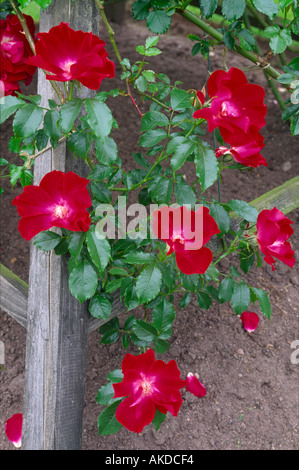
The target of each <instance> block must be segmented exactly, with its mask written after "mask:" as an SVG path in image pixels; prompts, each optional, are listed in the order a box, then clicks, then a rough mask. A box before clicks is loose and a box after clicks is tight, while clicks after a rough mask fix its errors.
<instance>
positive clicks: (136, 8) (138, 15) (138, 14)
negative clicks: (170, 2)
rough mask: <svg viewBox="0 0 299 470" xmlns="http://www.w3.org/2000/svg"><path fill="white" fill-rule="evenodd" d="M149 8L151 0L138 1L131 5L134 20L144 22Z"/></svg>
mask: <svg viewBox="0 0 299 470" xmlns="http://www.w3.org/2000/svg"><path fill="white" fill-rule="evenodd" d="M150 8H151V0H139V1H138V2H134V3H133V7H132V12H133V17H134V18H135V20H145V19H146V17H147V15H148V12H149V9H150Z"/></svg>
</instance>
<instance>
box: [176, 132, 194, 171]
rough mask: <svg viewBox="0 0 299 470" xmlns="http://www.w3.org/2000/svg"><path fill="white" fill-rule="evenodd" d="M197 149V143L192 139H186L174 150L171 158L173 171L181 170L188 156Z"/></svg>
mask: <svg viewBox="0 0 299 470" xmlns="http://www.w3.org/2000/svg"><path fill="white" fill-rule="evenodd" d="M195 149H196V143H195V142H193V141H192V140H190V139H187V138H186V139H184V141H182V142H181V143H180V144H179V145H178V146H177V148H176V149H175V151H174V154H173V157H172V158H171V161H170V163H171V166H172V169H173V171H177V170H179V169H180V168H181V167H182V166H183V165H184V163H185V161H186V160H187V158H188V157H189V156H190V155H191V154H192V153H193V152H194V150H195Z"/></svg>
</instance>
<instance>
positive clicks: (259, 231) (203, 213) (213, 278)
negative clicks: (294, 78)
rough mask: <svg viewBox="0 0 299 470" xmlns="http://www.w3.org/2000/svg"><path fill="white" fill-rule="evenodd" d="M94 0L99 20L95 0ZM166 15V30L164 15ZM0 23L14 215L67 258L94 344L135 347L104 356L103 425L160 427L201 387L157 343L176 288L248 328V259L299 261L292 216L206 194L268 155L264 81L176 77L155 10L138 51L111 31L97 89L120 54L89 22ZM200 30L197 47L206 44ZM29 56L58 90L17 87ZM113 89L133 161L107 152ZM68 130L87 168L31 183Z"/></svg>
mask: <svg viewBox="0 0 299 470" xmlns="http://www.w3.org/2000/svg"><path fill="white" fill-rule="evenodd" d="M11 3H12V2H11ZM20 3H21V4H22V2H20ZM49 3H51V2H47V5H48V4H49ZM214 3H215V2H213V4H214ZM216 3H217V2H216ZM223 3H224V8H225V4H227V2H226V1H225V0H224V2H223ZM96 4H97V6H98V7H99V11H100V14H101V15H102V18H103V19H104V22H105V24H107V18H106V17H105V13H104V9H103V4H102V3H100V2H99V1H96ZM139 4H140V1H137V2H135V3H134V6H133V14H134V16H135V17H137V19H144V18H138V14H139V13H138V11H139V10H138V5H139ZM206 4H207V2H204V5H205V6H204V7H203V10H204V15H205V16H208V10H207V5H206ZM47 5H43V4H42V6H47ZM180 6H181V5H180ZM149 8H150V7H149ZM8 10H9V9H8ZM157 11H159V12H160V13H159V18H160V20H161V24H163V21H165V18H164V17H163V14H164V13H163V12H164V10H163V9H160V10H155V8H154V9H153V11H152V13H153V15H155V14H156V12H157ZM144 13H145V16H146V12H145V10H144ZM163 18H164V20H163ZM167 18H168V19H167V25H168V26H167V25H166V23H165V30H166V29H167V27H169V25H170V22H171V19H170V16H168V17H167ZM0 22H1V92H2V94H3V95H4V97H2V99H1V123H2V122H4V121H6V120H7V119H8V118H9V117H10V116H13V136H12V138H11V139H10V142H9V149H10V150H11V151H12V152H14V153H16V154H18V155H19V156H20V157H21V159H22V161H23V162H22V164H21V165H15V164H9V162H8V161H7V160H5V159H4V158H2V159H1V165H3V166H4V169H6V168H7V169H8V175H9V176H10V181H11V184H12V187H14V186H15V184H16V183H17V182H20V183H21V185H22V187H23V192H22V193H21V194H20V195H19V196H16V197H15V198H14V200H13V201H12V204H13V205H15V206H16V209H17V211H18V214H19V216H20V221H19V236H21V237H23V238H24V239H26V240H31V239H33V243H34V244H35V245H36V246H37V247H38V248H39V249H41V250H43V251H53V252H54V253H55V254H56V255H61V256H65V257H67V258H68V266H69V289H70V292H71V294H72V295H73V296H74V297H75V298H76V299H77V300H78V301H79V302H80V303H82V302H86V301H87V302H88V306H89V312H90V314H91V315H92V316H93V317H95V318H97V319H101V320H102V322H103V324H102V326H101V327H100V330H99V331H100V335H101V343H102V344H107V345H109V344H112V343H113V342H115V341H119V340H121V342H122V345H123V348H124V350H126V349H127V348H128V347H129V346H130V345H131V346H133V347H134V348H135V349H139V354H136V355H133V354H129V353H127V354H126V355H125V356H124V359H123V362H122V365H121V368H120V369H116V370H113V371H111V372H110V373H109V374H108V376H107V379H108V383H107V384H104V385H102V386H101V388H100V389H99V391H98V394H97V397H96V399H97V402H98V403H99V404H100V405H102V406H104V410H103V411H102V412H101V414H100V416H99V420H98V429H99V434H100V435H104V434H112V433H115V432H117V431H118V430H119V429H120V428H121V427H122V426H124V427H125V428H127V429H128V430H130V431H132V432H136V433H139V432H141V431H142V430H143V429H144V427H145V426H148V425H150V424H151V423H153V424H154V426H155V428H156V429H159V427H160V425H161V424H162V423H163V421H164V420H165V418H166V415H167V413H170V414H172V415H173V416H177V415H178V413H179V411H180V408H181V405H182V403H183V398H182V394H181V390H182V389H184V388H186V392H188V393H192V394H193V395H195V396H196V397H198V398H202V397H204V396H205V395H206V394H207V389H206V387H205V385H203V384H202V383H201V382H200V380H199V378H198V374H197V372H196V371H192V372H189V373H188V374H186V379H184V378H181V372H180V370H179V368H178V365H177V363H176V362H175V361H174V360H170V361H169V362H167V363H166V362H164V361H163V360H161V359H157V358H156V355H160V354H164V353H166V352H167V351H168V350H169V348H170V342H169V340H170V338H171V336H172V326H173V323H174V321H175V318H176V312H175V308H174V305H173V301H174V298H175V295H176V296H179V298H180V300H179V307H180V308H181V309H183V308H186V307H187V306H188V304H189V303H190V301H191V299H192V297H195V298H196V299H197V303H198V306H199V308H201V309H208V308H210V307H211V305H212V303H213V301H215V302H218V303H219V304H223V303H225V302H228V303H230V305H231V308H232V310H233V311H234V312H235V314H237V315H238V316H239V318H240V320H241V322H242V324H243V327H244V330H245V331H247V332H248V333H249V334H251V333H252V332H254V330H255V329H256V328H257V327H258V323H259V315H258V314H257V313H256V312H252V311H248V310H247V309H248V307H249V306H251V305H252V304H256V303H258V306H257V305H256V307H257V308H259V310H260V312H261V314H264V315H265V316H266V317H267V318H270V316H271V305H270V302H269V299H268V295H267V293H266V291H264V290H263V289H261V288H259V287H255V286H250V285H248V284H247V283H246V281H245V275H246V274H247V273H248V272H249V271H250V269H251V267H252V266H253V264H254V263H255V261H256V263H257V265H258V266H259V267H264V266H265V263H266V264H269V265H270V266H271V267H272V270H274V269H275V266H274V264H275V262H276V260H275V259H274V258H276V259H277V260H279V261H280V262H283V263H285V264H287V265H288V266H289V267H291V268H292V267H293V266H294V263H295V258H294V251H293V250H292V248H291V245H290V242H289V241H288V240H289V238H290V236H291V235H292V233H293V229H292V228H291V224H292V221H291V220H290V219H288V217H286V216H285V215H284V214H283V212H282V211H281V210H279V209H278V208H276V207H273V208H271V209H269V208H265V209H263V210H261V211H260V212H258V211H257V209H256V208H255V207H254V206H253V205H251V204H248V203H247V202H245V201H244V200H242V199H233V200H230V201H225V202H222V201H221V199H220V197H219V198H218V199H215V198H208V197H206V193H205V191H206V190H207V189H208V188H210V187H212V186H213V185H214V184H216V183H217V182H218V184H219V186H221V185H220V182H221V172H222V170H224V169H227V168H228V169H231V170H232V171H236V172H238V171H245V170H250V171H254V168H256V167H258V166H261V165H263V166H267V165H268V163H267V161H266V160H265V158H264V157H263V156H262V154H261V152H262V150H263V148H264V147H265V143H264V138H263V136H262V135H261V129H262V128H263V127H264V126H265V125H266V113H267V107H266V105H265V103H264V97H265V91H264V89H263V88H262V87H261V86H260V85H258V84H252V83H249V82H248V79H247V77H246V75H245V73H244V72H243V71H241V70H240V69H238V68H236V67H232V68H230V69H228V70H227V69H226V70H215V71H214V72H213V73H211V74H210V77H209V79H208V81H207V83H203V82H202V80H201V79H200V77H199V79H198V90H189V91H186V90H185V89H184V88H183V87H182V86H181V85H182V84H181V83H179V82H175V83H174V84H172V83H171V80H170V79H169V77H168V76H167V75H165V74H164V73H160V72H156V71H154V70H153V68H154V67H153V66H152V65H150V66H149V61H150V60H151V59H152V60H154V57H155V56H156V55H159V54H161V53H162V51H161V50H160V49H159V48H158V47H157V45H158V42H159V36H158V35H157V34H159V33H162V32H165V31H164V30H163V31H155V30H154V25H153V23H151V21H150V20H148V26H149V29H150V30H151V31H152V32H154V33H155V32H156V33H157V34H155V35H153V36H149V37H148V38H147V39H146V41H145V44H142V45H138V46H137V47H136V51H137V52H138V53H139V54H140V56H141V57H140V60H138V61H136V63H134V64H131V62H130V60H129V59H128V58H124V59H122V58H121V57H120V55H119V52H118V50H117V45H116V43H115V40H114V38H113V35H110V38H111V41H112V45H113V47H114V51H115V53H116V57H117V59H118V60H119V62H120V65H121V67H122V74H121V76H120V79H121V80H122V81H123V82H124V85H125V86H124V88H118V89H113V90H110V91H99V88H100V87H101V84H102V81H103V80H106V79H109V78H113V77H114V76H115V64H114V62H113V60H111V58H109V57H108V54H107V52H106V49H105V42H104V41H103V40H102V39H100V38H99V37H97V36H96V35H95V34H93V33H86V32H83V31H75V30H74V29H72V28H71V27H70V26H69V25H68V23H63V22H61V23H60V24H59V25H57V26H54V27H53V28H51V29H50V30H49V31H46V32H41V33H38V34H37V35H36V36H35V28H34V22H33V20H32V18H30V17H29V16H26V15H22V13H21V12H20V10H19V9H18V8H17V7H16V8H14V9H13V10H12V9H11V11H10V10H9V14H8V15H7V16H6V18H4V19H1V20H0ZM25 23H26V25H27V28H26V31H25V29H24V31H23V28H22V24H25ZM108 29H109V28H108ZM233 31H234V30H233ZM109 32H111V29H109ZM197 38H198V37H197ZM191 39H192V40H195V39H194V38H191ZM196 40H199V42H198V45H199V46H200V47H199V46H198V47H197V49H198V51H199V50H201V52H202V54H203V55H204V56H205V57H207V53H208V50H209V47H211V44H210V43H209V42H202V41H201V40H200V38H198V39H196ZM192 53H193V49H192ZM193 55H196V54H193ZM147 66H149V68H148V67H147ZM37 69H42V70H43V71H44V73H45V77H46V79H47V80H49V81H50V82H51V84H52V86H53V89H54V91H55V92H56V98H55V99H54V98H53V99H49V100H45V99H43V98H42V97H41V96H40V95H38V94H37V95H30V96H26V95H24V94H22V93H21V91H20V85H21V84H22V85H23V84H25V85H28V84H29V83H30V82H31V80H32V77H33V75H34V73H35V72H36V70H37ZM186 85H187V88H189V87H188V84H186ZM84 87H86V88H88V89H90V90H96V94H95V95H94V97H92V98H82V95H81V92H82V88H84ZM118 97H122V99H123V97H127V99H128V105H129V104H130V103H131V104H133V106H134V108H135V110H136V118H137V119H139V123H136V125H140V139H139V142H138V144H139V147H140V151H139V152H138V153H134V154H132V166H134V169H132V170H128V171H125V170H124V169H123V168H122V160H121V158H120V156H119V155H118V148H117V143H116V141H115V140H114V135H115V133H116V132H118V125H117V122H116V120H115V119H114V117H113V116H112V113H111V110H110V108H109V105H108V103H109V100H113V99H117V98H118ZM140 102H141V103H142V104H143V107H146V111H145V112H143V111H141V109H140V104H139V103H140ZM119 131H120V132H121V131H122V130H121V129H120V130H119ZM207 132H208V133H213V134H214V137H216V139H217V141H218V144H217V146H218V147H217V146H214V149H212V148H211V146H210V145H209V144H208V143H207V141H206V140H205V139H204V136H205V134H206V133H207ZM63 141H66V145H67V148H68V150H69V152H70V153H72V154H73V156H74V158H77V159H78V158H80V159H82V160H84V161H85V162H86V164H87V165H86V166H87V167H89V169H90V171H89V174H88V176H87V177H86V178H85V177H82V176H81V175H77V174H75V173H74V172H72V171H68V172H63V171H61V170H59V171H58V170H56V169H54V170H53V171H51V172H49V173H47V174H45V175H44V177H43V178H42V179H41V181H36V182H35V184H33V171H32V169H33V166H34V163H35V160H36V158H38V157H39V156H40V155H41V154H43V153H44V152H45V151H46V150H48V149H49V148H53V149H55V148H57V147H58V146H59V145H60V144H61V143H62V142H63ZM216 147H217V148H216ZM163 162H164V163H166V165H163V164H162V163H163ZM187 162H189V163H191V164H192V165H193V168H194V181H193V182H190V183H189V182H188V183H187V182H186V181H185V178H184V174H183V173H182V172H183V169H184V165H185V164H186V163H187ZM136 166H137V168H136ZM131 193H134V195H135V196H136V198H137V200H138V210H139V216H138V218H136V219H135V221H134V223H133V224H132V222H131V223H130V224H128V225H126V223H125V222H124V223H122V224H120V223H119V222H120V221H122V220H126V217H125V218H124V219H123V216H124V215H125V216H126V211H127V208H126V202H127V199H128V196H129V195H131ZM114 196H117V197H114ZM219 196H220V194H219ZM123 203H124V204H123ZM135 213H136V212H135ZM105 228H106V230H105ZM116 228H117V230H116ZM116 231H117V233H116ZM223 247H224V248H223ZM231 254H237V255H238V260H239V266H238V267H236V266H235V263H234V264H232V265H231V266H230V269H229V270H227V269H226V270H225V272H222V268H221V260H222V259H223V258H225V257H228V256H229V255H231ZM262 256H264V260H262ZM263 261H264V262H263ZM218 263H219V264H218ZM115 293H117V294H118V295H119V296H120V298H121V300H122V301H123V304H124V306H125V308H126V310H127V313H128V315H127V317H126V319H125V321H124V324H123V325H120V322H119V319H118V317H112V318H111V312H112V303H113V296H114V295H115ZM138 306H143V309H144V318H140V317H139V318H137V317H135V315H134V309H135V308H136V307H138ZM205 380H206V381H208V377H206V378H205ZM107 423H109V425H108V426H107ZM21 429H22V415H21V414H16V415H14V416H12V417H11V418H10V419H8V420H7V422H6V425H5V431H6V434H7V437H8V439H10V440H11V442H12V443H13V444H14V445H15V446H20V445H21Z"/></svg>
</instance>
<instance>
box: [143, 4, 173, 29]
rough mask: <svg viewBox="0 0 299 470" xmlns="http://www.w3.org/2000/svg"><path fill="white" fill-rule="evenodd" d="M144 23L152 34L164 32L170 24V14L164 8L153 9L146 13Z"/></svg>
mask: <svg viewBox="0 0 299 470" xmlns="http://www.w3.org/2000/svg"><path fill="white" fill-rule="evenodd" d="M146 24H147V27H148V29H149V30H150V31H151V32H152V33H154V34H164V33H166V31H167V30H168V29H169V27H170V25H171V16H168V15H167V13H166V11H165V10H153V11H151V12H150V13H149V14H148V15H147V19H146Z"/></svg>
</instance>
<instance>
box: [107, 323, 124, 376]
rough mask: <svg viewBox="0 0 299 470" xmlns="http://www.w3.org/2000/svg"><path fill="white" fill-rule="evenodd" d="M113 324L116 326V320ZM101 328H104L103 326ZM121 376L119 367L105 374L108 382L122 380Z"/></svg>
mask: <svg viewBox="0 0 299 470" xmlns="http://www.w3.org/2000/svg"><path fill="white" fill-rule="evenodd" d="M109 323H110V322H109ZM111 323H112V320H111ZM103 326H104V325H103ZM115 326H117V322H116V323H115ZM101 328H102V329H104V328H103V327H101ZM123 378H124V374H123V373H122V370H121V369H114V370H112V371H111V372H109V374H108V375H107V379H108V380H109V382H111V383H113V384H116V383H120V382H122V381H123Z"/></svg>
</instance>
